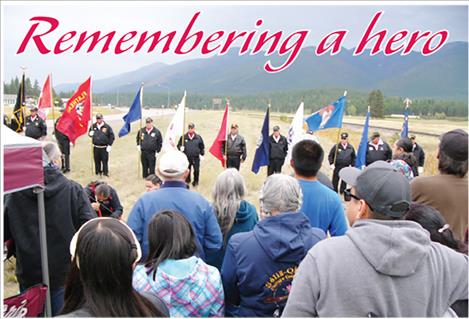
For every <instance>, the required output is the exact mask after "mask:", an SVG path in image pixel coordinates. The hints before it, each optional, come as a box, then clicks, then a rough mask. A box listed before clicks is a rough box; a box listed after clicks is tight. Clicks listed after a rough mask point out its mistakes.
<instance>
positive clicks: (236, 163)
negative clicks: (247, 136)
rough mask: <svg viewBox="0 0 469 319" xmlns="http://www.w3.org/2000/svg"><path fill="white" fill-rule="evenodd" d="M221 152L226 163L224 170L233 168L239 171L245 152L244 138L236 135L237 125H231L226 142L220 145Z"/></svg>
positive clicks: (244, 158) (245, 155)
mask: <svg viewBox="0 0 469 319" xmlns="http://www.w3.org/2000/svg"><path fill="white" fill-rule="evenodd" d="M225 147H226V149H225ZM221 151H222V154H223V157H224V159H225V161H226V168H230V167H234V168H236V169H237V170H238V171H239V167H240V166H241V163H243V162H244V161H245V160H246V157H247V151H246V142H245V141H244V137H242V136H241V135H239V134H238V124H231V130H230V134H229V135H228V136H227V138H226V142H223V143H222V149H221Z"/></svg>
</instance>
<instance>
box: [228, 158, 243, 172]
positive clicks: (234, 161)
mask: <svg viewBox="0 0 469 319" xmlns="http://www.w3.org/2000/svg"><path fill="white" fill-rule="evenodd" d="M240 166H241V158H239V157H228V159H227V160H226V168H231V167H234V168H236V169H237V170H238V171H239V167H240Z"/></svg>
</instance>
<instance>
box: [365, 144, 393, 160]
mask: <svg viewBox="0 0 469 319" xmlns="http://www.w3.org/2000/svg"><path fill="white" fill-rule="evenodd" d="M391 158H392V149H391V148H390V147H389V144H388V143H386V142H384V141H383V144H380V145H379V146H378V150H376V149H375V147H374V146H373V145H372V144H371V142H369V143H368V147H367V149H366V165H370V164H371V163H374V162H376V161H389V160H390V159H391Z"/></svg>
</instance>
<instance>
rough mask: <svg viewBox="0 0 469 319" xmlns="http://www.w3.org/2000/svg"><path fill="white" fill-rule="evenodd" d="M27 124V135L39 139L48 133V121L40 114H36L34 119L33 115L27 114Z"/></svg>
mask: <svg viewBox="0 0 469 319" xmlns="http://www.w3.org/2000/svg"><path fill="white" fill-rule="evenodd" d="M25 125H26V132H25V135H26V136H29V137H32V138H35V139H39V138H41V137H43V136H46V135H47V125H46V122H45V121H44V120H43V119H42V118H41V117H40V116H39V115H37V116H36V118H35V119H34V121H32V120H31V115H29V116H27V117H26V121H25Z"/></svg>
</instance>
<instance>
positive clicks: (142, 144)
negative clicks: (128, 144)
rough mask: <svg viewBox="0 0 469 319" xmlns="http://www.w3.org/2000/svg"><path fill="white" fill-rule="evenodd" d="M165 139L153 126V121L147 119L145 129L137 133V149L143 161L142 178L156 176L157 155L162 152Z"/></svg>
mask: <svg viewBox="0 0 469 319" xmlns="http://www.w3.org/2000/svg"><path fill="white" fill-rule="evenodd" d="M162 144H163V138H162V137H161V132H160V130H158V129H157V128H156V127H154V126H153V120H152V119H151V118H150V117H147V119H146V120H145V127H143V128H142V129H141V130H139V131H138V133H137V148H138V150H139V151H140V159H141V161H142V176H143V178H145V177H147V176H148V175H151V174H155V166H156V155H157V154H158V153H159V152H160V151H161V145H162Z"/></svg>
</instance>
